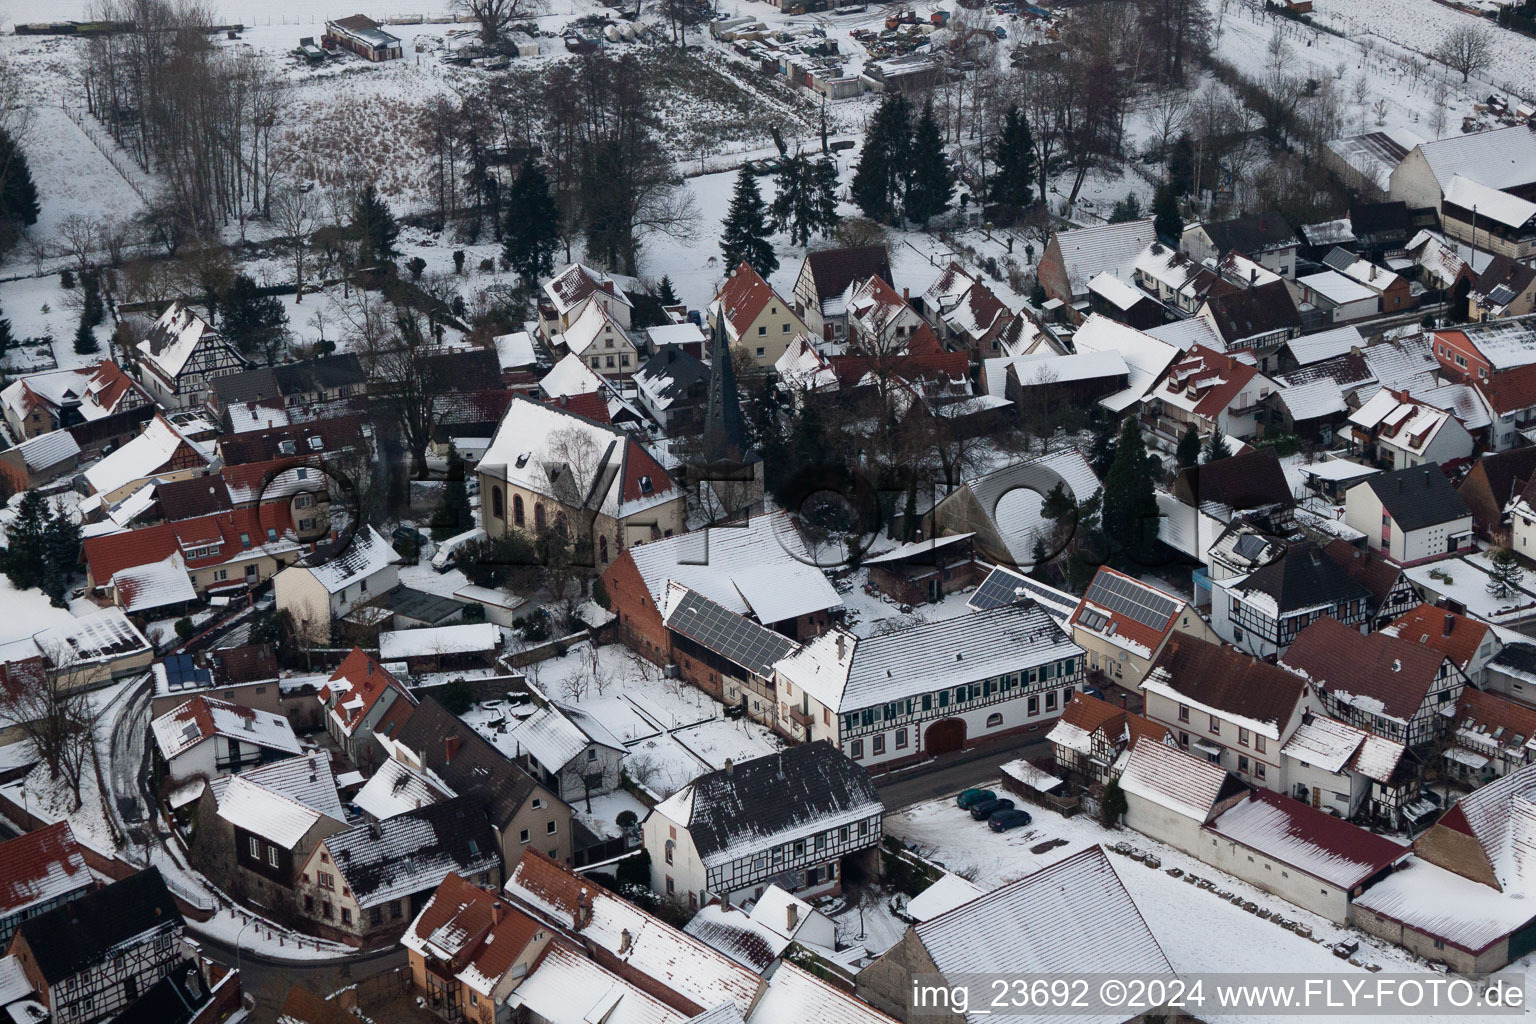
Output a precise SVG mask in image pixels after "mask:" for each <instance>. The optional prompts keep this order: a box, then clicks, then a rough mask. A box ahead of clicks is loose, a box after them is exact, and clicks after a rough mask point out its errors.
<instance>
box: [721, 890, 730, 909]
mask: <svg viewBox="0 0 1536 1024" xmlns="http://www.w3.org/2000/svg"><path fill="white" fill-rule="evenodd" d="M720 909H721V910H724V911H729V910H730V909H731V894H730V893H728V892H723V893H721V894H720Z"/></svg>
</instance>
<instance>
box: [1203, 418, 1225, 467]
mask: <svg viewBox="0 0 1536 1024" xmlns="http://www.w3.org/2000/svg"><path fill="white" fill-rule="evenodd" d="M1231 457H1232V446H1231V445H1230V444H1228V443H1227V435H1226V434H1223V433H1222V432H1221V424H1220V423H1218V424H1216V426H1215V427H1214V428H1213V429H1212V430H1211V436H1210V437H1209V438H1207V439H1206V442H1205V461H1206V462H1218V461H1220V460H1221V459H1229V458H1231Z"/></svg>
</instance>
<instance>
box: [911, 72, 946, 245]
mask: <svg viewBox="0 0 1536 1024" xmlns="http://www.w3.org/2000/svg"><path fill="white" fill-rule="evenodd" d="M954 195H955V170H954V168H953V167H951V166H950V164H949V157H948V156H946V155H945V153H944V136H943V135H942V134H941V133H940V131H939V122H938V120H937V119H935V118H934V116H933V103H932V102H929V103H927V104H925V105H924V107H923V113H922V116H920V117H919V118H918V119H917V127H916V128H915V129H914V130H913V133H912V158H911V165H910V169H909V172H908V175H907V193H906V215H907V219H908V220H910V221H912V222H913V223H916V224H926V223H928V221H929V220H931V219H933V218H934V217H937V216H938V215H939V214H941V213H943V212H944V211H945V210H947V209H948V208H949V203H950V200H951V199H953V198H954Z"/></svg>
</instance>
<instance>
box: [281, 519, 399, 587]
mask: <svg viewBox="0 0 1536 1024" xmlns="http://www.w3.org/2000/svg"><path fill="white" fill-rule="evenodd" d="M397 561H399V556H398V555H397V554H395V549H394V548H392V547H390V546H389V543H388V542H387V541H386V540H385V539H384V538H383V537H381V536H379V532H378V531H377V530H375V529H374V528H373V527H372V526H369V525H368V524H366V523H365V524H363V525H362V526H361V527H359V528H358V530H357V532H356V533H354V534H353V535H352V539H351V542H350V543H349V544H348V545H347V547H346V550H344V551H342V552H341V554H339V555H337V556H335V557H331V556H330V555H329V553H328V552H326V553H325V557H324V558H323V560H321V559H317V562H318V564H316V565H305V566H304V568H305V569H306V570H307V571H308V572H309V573H310V574H311V575H313V576H314V577H315V579H316V581H318V582H319V584H320V585H321V586H322V587H324V588H325V589H326V592H327V593H331V594H337V593H340V592H341V591H343V590H345V589H347V588H348V587H349V586H351V585H352V584H354V583H356V582H357V581H358V580H365V579H372V578H373V577H374V576H375V575H376V574H378V573H380V572H383V571H384V570H385V569H387V568H389V567H390V566H391V565H394V564H395V563H396V562H397ZM300 564H301V565H303V563H300ZM283 571H284V572H291V571H293V569H292V568H289V569H284V570H283Z"/></svg>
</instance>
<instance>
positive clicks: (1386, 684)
mask: <svg viewBox="0 0 1536 1024" xmlns="http://www.w3.org/2000/svg"><path fill="white" fill-rule="evenodd" d="M1444 661H1445V655H1444V654H1441V653H1440V652H1439V651H1437V650H1435V649H1434V648H1432V647H1426V646H1423V645H1421V644H1416V643H1414V642H1413V641H1411V640H1404V639H1401V638H1399V637H1395V636H1388V635H1387V634H1385V633H1366V634H1362V633H1361V632H1360V631H1359V630H1357V629H1354V628H1352V627H1350V626H1346V625H1344V624H1343V623H1341V622H1340V621H1339V620H1338V619H1335V618H1333V617H1331V616H1328V615H1324V616H1322V617H1321V618H1319V619H1317V620H1316V621H1314V622H1312V623H1310V624H1309V625H1308V626H1307V628H1306V629H1303V630H1302V631H1301V632H1300V633H1298V634H1296V641H1295V642H1294V643H1293V644H1291V646H1290V648H1289V649H1288V650H1287V651H1286V652H1285V654H1284V656H1282V657H1281V659H1280V664H1281V665H1282V666H1285V667H1287V668H1290V669H1293V670H1295V671H1298V672H1302V673H1304V674H1305V675H1306V676H1307V678H1308V679H1310V680H1312V682H1313V683H1314V684H1315V685H1317V686H1318V687H1320V688H1326V689H1329V690H1335V691H1339V692H1340V693H1341V694H1344V693H1347V694H1351V695H1352V696H1353V697H1356V698H1359V697H1368V698H1371V699H1374V700H1376V701H1379V702H1380V703H1381V706H1382V710H1383V711H1385V712H1386V713H1387V714H1389V715H1391V716H1392V717H1394V718H1399V719H1402V720H1403V721H1405V722H1406V721H1409V720H1410V719H1412V718H1413V716H1414V713H1415V712H1416V711H1418V710H1419V707H1420V706H1421V705H1422V704H1423V703H1424V698H1425V696H1426V695H1427V694H1428V693H1429V691H1430V690H1431V689H1432V688H1434V687H1435V686H1436V685H1438V674H1439V672H1440V666H1441V663H1442V662H1444ZM1447 685H1449V684H1447Z"/></svg>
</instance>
